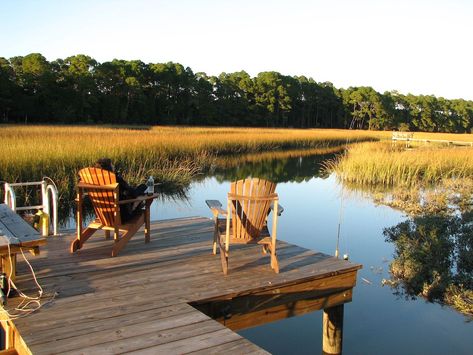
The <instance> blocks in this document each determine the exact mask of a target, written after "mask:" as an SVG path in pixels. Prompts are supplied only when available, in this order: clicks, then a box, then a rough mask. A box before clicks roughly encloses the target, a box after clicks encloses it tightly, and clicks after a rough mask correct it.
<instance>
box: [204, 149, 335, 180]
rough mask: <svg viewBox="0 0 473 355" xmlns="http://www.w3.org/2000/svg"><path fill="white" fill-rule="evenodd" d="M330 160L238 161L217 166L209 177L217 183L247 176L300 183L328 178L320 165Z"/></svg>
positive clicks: (324, 156)
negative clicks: (233, 163)
mask: <svg viewBox="0 0 473 355" xmlns="http://www.w3.org/2000/svg"><path fill="white" fill-rule="evenodd" d="M330 158H333V154H330V155H317V156H305V157H296V158H294V157H290V158H283V159H280V158H279V159H276V158H274V159H271V158H270V159H263V160H260V161H248V162H241V161H238V162H237V164H236V165H231V164H226V166H225V167H218V166H217V167H216V168H215V169H214V171H212V172H211V173H210V175H211V176H214V177H215V178H216V179H217V181H219V182H223V181H234V180H239V179H244V178H246V177H249V176H252V177H259V178H263V179H267V180H271V181H274V182H276V183H282V182H302V181H308V180H310V179H311V178H313V177H322V178H326V177H328V173H327V172H326V171H325V170H324V169H323V166H322V163H323V162H324V161H326V160H327V159H330Z"/></svg>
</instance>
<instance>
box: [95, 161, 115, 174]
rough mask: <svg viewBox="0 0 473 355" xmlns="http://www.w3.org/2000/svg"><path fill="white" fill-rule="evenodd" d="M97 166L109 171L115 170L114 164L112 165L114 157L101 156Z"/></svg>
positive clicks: (96, 163)
mask: <svg viewBox="0 0 473 355" xmlns="http://www.w3.org/2000/svg"><path fill="white" fill-rule="evenodd" d="M95 167H96V168H100V169H104V170H108V171H113V166H112V159H110V158H100V159H98V160H97V161H96V162H95Z"/></svg>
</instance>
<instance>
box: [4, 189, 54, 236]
mask: <svg viewBox="0 0 473 355" xmlns="http://www.w3.org/2000/svg"><path fill="white" fill-rule="evenodd" d="M20 186H41V203H42V204H41V205H36V206H21V207H17V206H16V194H15V190H14V188H15V187H20ZM4 189H5V200H4V201H5V204H6V205H7V206H9V207H10V208H11V209H12V210H13V211H14V212H17V211H25V210H42V211H43V212H45V213H47V214H48V216H51V206H50V203H49V195H51V199H52V205H53V206H52V212H53V215H52V217H53V220H52V225H53V235H58V228H57V225H58V216H57V208H58V207H57V205H58V192H57V189H56V186H55V185H53V184H48V183H47V182H46V181H45V180H42V181H35V182H15V183H8V182H6V183H5V185H4Z"/></svg>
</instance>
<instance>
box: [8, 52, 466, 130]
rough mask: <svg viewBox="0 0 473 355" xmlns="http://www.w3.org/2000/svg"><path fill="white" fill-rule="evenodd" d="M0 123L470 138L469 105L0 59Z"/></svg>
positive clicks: (273, 75) (138, 68)
mask: <svg viewBox="0 0 473 355" xmlns="http://www.w3.org/2000/svg"><path fill="white" fill-rule="evenodd" d="M0 121H2V122H27V123H119V124H151V125H154V124H171V125H174V124H176V125H179V124H184V125H216V126H217V125H218V126H266V127H295V128H310V127H327V128H357V129H378V130H392V129H400V130H413V131H415V130H419V131H429V132H471V131H472V129H473V101H468V100H463V99H456V100H447V99H444V98H442V97H435V96H432V95H427V96H424V95H418V96H416V95H411V94H409V95H403V94H400V93H398V92H395V91H392V92H385V93H382V94H381V93H379V92H377V91H376V90H374V89H373V88H371V87H349V88H348V89H343V88H340V89H337V88H335V87H334V85H333V84H332V83H330V82H316V81H315V80H314V79H312V78H307V77H305V76H287V75H282V74H280V73H278V72H274V71H268V72H261V73H259V74H258V75H257V76H256V77H251V76H250V75H249V74H248V73H246V72H244V71H240V72H235V73H222V74H220V75H219V76H208V75H207V74H205V73H203V72H198V73H194V72H193V71H192V69H191V68H189V67H184V66H182V65H181V64H178V63H172V62H169V63H148V64H146V63H144V62H142V61H140V60H131V61H127V60H118V59H114V60H112V61H109V62H104V63H99V62H97V61H96V60H94V59H93V58H91V57H90V56H87V55H82V54H80V55H75V56H71V57H68V58H65V59H57V60H55V61H52V62H49V61H48V60H46V58H45V57H44V56H43V55H41V54H39V53H31V54H28V55H26V56H17V57H12V58H10V59H6V58H2V57H0Z"/></svg>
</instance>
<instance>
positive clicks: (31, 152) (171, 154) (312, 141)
mask: <svg viewBox="0 0 473 355" xmlns="http://www.w3.org/2000/svg"><path fill="white" fill-rule="evenodd" d="M347 138H348V139H349V140H350V141H363V140H369V139H377V138H376V134H374V133H372V132H367V133H366V132H360V131H344V130H295V129H257V128H256V129H250V128H186V127H138V129H130V128H123V127H96V126H90V127H88V126H0V140H1V141H2V150H1V152H0V180H4V181H9V182H13V181H32V180H38V179H41V178H42V177H43V176H50V177H51V178H52V179H54V180H55V181H56V182H57V183H58V185H59V188H60V190H61V191H62V192H65V191H70V190H73V187H74V185H75V177H76V172H77V170H78V169H80V168H82V167H85V166H89V165H91V164H92V163H93V162H94V161H95V160H96V159H98V158H100V157H105V156H106V157H110V158H111V159H113V160H114V161H115V162H116V165H117V168H118V169H119V170H120V171H121V172H122V173H123V175H124V176H125V177H126V178H127V179H128V180H130V181H131V182H134V183H136V182H138V181H143V180H144V178H145V177H146V176H148V175H154V176H155V177H156V179H157V180H158V181H161V182H165V183H168V184H171V185H174V186H184V185H186V184H188V183H189V182H190V180H191V179H192V177H193V176H194V175H195V174H198V173H199V172H200V171H202V170H203V169H205V168H206V167H208V166H210V165H211V164H212V163H213V162H214V159H215V158H216V157H217V156H224V155H228V154H242V153H259V152H267V151H278V150H279V151H280V150H284V149H315V148H328V147H334V146H340V145H342V144H344V143H345V142H346V140H347Z"/></svg>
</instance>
